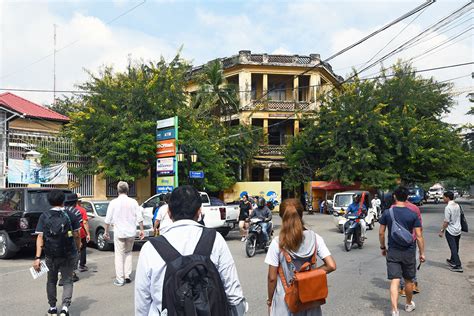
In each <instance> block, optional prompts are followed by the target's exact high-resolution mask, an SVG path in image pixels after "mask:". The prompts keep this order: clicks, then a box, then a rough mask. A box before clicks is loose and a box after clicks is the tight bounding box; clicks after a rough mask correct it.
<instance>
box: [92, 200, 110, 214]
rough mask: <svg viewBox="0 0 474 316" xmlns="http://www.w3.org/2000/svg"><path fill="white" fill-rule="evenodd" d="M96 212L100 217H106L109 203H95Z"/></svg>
mask: <svg viewBox="0 0 474 316" xmlns="http://www.w3.org/2000/svg"><path fill="white" fill-rule="evenodd" d="M94 206H95V211H96V212H97V215H99V216H105V215H106V214H107V208H108V207H109V202H100V203H94Z"/></svg>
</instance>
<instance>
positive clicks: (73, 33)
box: [0, 0, 474, 124]
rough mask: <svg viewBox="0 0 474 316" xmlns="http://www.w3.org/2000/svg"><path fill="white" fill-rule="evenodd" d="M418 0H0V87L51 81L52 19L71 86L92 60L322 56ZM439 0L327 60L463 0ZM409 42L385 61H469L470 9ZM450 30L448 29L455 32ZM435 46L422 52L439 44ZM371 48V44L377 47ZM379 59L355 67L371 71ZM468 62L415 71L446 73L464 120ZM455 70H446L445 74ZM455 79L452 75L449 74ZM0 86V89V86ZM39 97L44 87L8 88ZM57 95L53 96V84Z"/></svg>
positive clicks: (63, 73)
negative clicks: (245, 52) (244, 53)
mask: <svg viewBox="0 0 474 316" xmlns="http://www.w3.org/2000/svg"><path fill="white" fill-rule="evenodd" d="M424 2H425V0H411V1H408V0H406V1H402V0H393V1H392V0H385V1H380V0H372V1H359V0H358V1H356V0H346V1H310V0H307V1H300V0H294V1H289V0H287V1H279V0H273V1H256V0H247V1H236V0H227V1H223V0H222V1H217V0H215V1H196V0H195V1H181V0H147V1H142V0H139V1H127V0H113V1H112V0H110V1H103V0H67V1H66V0H63V1H59V0H50V1H46V0H44V1H42V0H35V1H32V0H30V1H22V0H16V1H13V0H0V89H12V88H17V89H44V90H52V89H53V73H54V71H53V69H54V57H53V55H54V54H53V51H54V25H56V41H57V42H56V49H57V53H56V90H74V89H76V88H77V84H80V83H82V82H85V81H86V80H87V79H88V78H89V74H88V72H92V73H95V74H97V73H99V71H100V69H101V67H104V66H106V65H107V66H113V67H114V69H116V70H123V69H124V67H125V66H126V65H127V63H128V60H129V59H130V58H131V59H133V60H143V61H153V60H158V59H159V58H160V57H163V58H165V59H167V60H170V59H171V58H173V57H174V56H175V55H176V54H177V53H178V52H179V51H180V49H181V55H182V57H184V58H185V59H187V60H189V61H190V62H191V63H192V64H193V65H200V64H203V63H205V62H207V61H209V60H212V59H215V58H221V57H228V56H232V55H235V54H238V51H239V50H251V51H252V53H268V54H291V55H293V54H299V55H309V54H312V53H318V54H320V55H321V59H322V60H325V59H326V58H328V57H329V56H331V55H332V54H334V53H336V52H338V51H340V50H341V49H343V48H345V47H347V46H349V45H350V44H352V43H354V42H356V41H357V40H359V39H361V38H363V37H364V36H365V35H367V34H369V33H371V32H372V31H374V30H376V29H378V28H380V27H382V26H383V25H385V24H387V23H389V22H391V21H393V20H395V19H396V18H398V17H399V16H401V15H403V14H404V13H406V12H408V11H410V10H412V9H414V8H415V7H417V6H418V5H421V4H422V3H424ZM469 2H470V1H468V0H463V1H454V0H438V1H436V2H435V3H434V4H432V5H431V6H428V7H427V8H426V9H425V10H423V11H422V12H421V13H420V14H415V15H413V16H411V17H409V18H407V19H405V20H403V21H402V22H400V23H398V24H396V25H395V26H393V27H391V28H389V29H388V30H386V31H384V32H382V33H380V34H378V35H377V36H375V37H373V38H371V39H370V40H368V41H367V42H364V43H362V44H361V45H359V46H357V47H356V48H354V49H351V50H349V51H348V52H346V53H344V54H341V55H340V56H338V57H336V58H334V59H333V60H331V61H330V62H329V63H330V64H331V65H332V67H333V70H334V71H335V72H336V73H337V74H338V75H341V76H343V77H344V78H346V77H348V76H349V75H350V73H351V70H352V69H353V68H354V67H355V68H356V69H361V67H362V65H364V64H365V63H366V62H367V61H368V60H370V59H371V58H372V57H373V56H375V59H374V60H376V59H377V58H379V57H381V56H383V55H384V54H385V53H387V52H389V51H391V50H393V49H394V48H396V47H397V46H399V45H400V44H402V43H403V42H405V41H407V40H408V39H410V38H411V37H413V36H415V35H416V34H418V33H420V32H421V31H423V30H424V29H425V28H427V27H428V26H430V25H432V24H434V23H435V22H437V21H439V20H440V19H442V18H444V17H445V16H447V15H448V14H450V13H451V12H453V11H455V10H456V9H458V8H460V7H461V6H462V5H464V4H466V3H469ZM473 9H474V5H473V4H472V3H471V5H470V10H468V11H467V12H466V14H464V15H463V16H461V17H459V18H458V19H457V20H455V21H454V22H453V23H452V24H450V25H449V26H447V27H446V28H444V29H442V30H440V31H439V32H434V33H432V34H431V35H430V36H428V37H427V38H426V39H425V40H423V41H421V42H420V43H419V44H418V45H416V46H413V47H412V48H410V49H407V50H405V51H403V52H401V53H399V54H396V55H395V56H394V57H392V58H390V59H387V60H386V61H384V63H383V65H384V66H385V67H389V66H391V65H392V64H393V63H394V62H395V61H396V60H397V59H405V60H407V59H410V58H413V57H416V56H419V57H417V58H415V59H413V60H412V63H413V66H414V67H415V68H417V69H418V70H422V69H429V68H435V67H442V66H448V65H454V64H461V63H467V62H472V61H473V59H474V50H473V37H472V35H473V28H472V27H473V11H474V10H473ZM456 36H457V37H456ZM444 42H445V44H444V45H443V46H440V47H439V48H438V49H435V50H433V51H430V52H429V53H426V54H423V53H425V52H426V51H428V50H430V49H432V48H434V47H436V46H437V45H440V44H442V43H444ZM379 51H380V52H379ZM381 66H382V64H378V65H377V66H376V67H374V68H372V69H369V70H367V71H366V72H363V73H361V77H364V76H365V77H370V76H371V75H374V74H377V73H378V71H379V70H380V67H381ZM473 69H474V67H473V65H466V66H462V67H453V68H448V69H440V70H434V71H428V72H423V73H420V75H422V76H424V77H434V78H435V79H436V80H438V81H446V80H449V81H450V82H452V83H453V84H454V88H453V90H454V91H456V92H459V95H458V96H457V97H456V105H455V106H454V107H453V109H452V111H451V113H449V115H447V116H446V117H444V120H445V121H446V122H449V123H453V124H464V123H468V122H470V120H471V121H472V116H471V117H469V116H467V115H466V112H467V111H468V110H469V108H470V106H471V105H470V103H469V101H468V98H467V97H466V96H467V94H468V93H469V92H473V91H474V86H473V78H472V73H473ZM454 78H455V79H454ZM452 79H454V80H452ZM0 92H2V90H0ZM14 93H16V94H18V95H20V96H22V97H24V98H27V99H29V100H31V101H33V102H37V103H39V104H51V103H52V101H53V93H50V92H48V93H44V92H16V91H15V92H14ZM57 96H61V94H60V93H58V94H57Z"/></svg>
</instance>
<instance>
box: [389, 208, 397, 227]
mask: <svg viewBox="0 0 474 316" xmlns="http://www.w3.org/2000/svg"><path fill="white" fill-rule="evenodd" d="M388 212H389V214H390V217H391V218H392V224H393V223H394V222H396V220H395V216H393V207H390V208H389V209H388Z"/></svg>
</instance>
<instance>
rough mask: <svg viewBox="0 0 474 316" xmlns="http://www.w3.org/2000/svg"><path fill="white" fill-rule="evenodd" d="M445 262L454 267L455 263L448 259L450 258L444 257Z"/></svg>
mask: <svg viewBox="0 0 474 316" xmlns="http://www.w3.org/2000/svg"><path fill="white" fill-rule="evenodd" d="M446 263H447V264H448V265H449V266H451V267H455V266H456V265H455V264H454V263H453V262H452V261H451V260H450V259H446Z"/></svg>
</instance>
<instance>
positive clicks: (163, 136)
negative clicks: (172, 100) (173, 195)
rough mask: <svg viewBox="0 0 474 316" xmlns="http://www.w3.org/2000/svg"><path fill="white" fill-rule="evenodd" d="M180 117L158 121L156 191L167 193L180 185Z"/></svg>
mask: <svg viewBox="0 0 474 316" xmlns="http://www.w3.org/2000/svg"><path fill="white" fill-rule="evenodd" d="M177 144H178V117H177V116H174V117H170V118H167V119H164V120H159V121H156V158H157V159H156V193H167V192H171V191H173V189H174V188H175V187H177V186H178V161H177V159H176V145H177Z"/></svg>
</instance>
